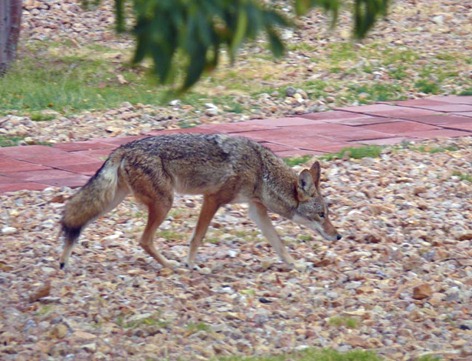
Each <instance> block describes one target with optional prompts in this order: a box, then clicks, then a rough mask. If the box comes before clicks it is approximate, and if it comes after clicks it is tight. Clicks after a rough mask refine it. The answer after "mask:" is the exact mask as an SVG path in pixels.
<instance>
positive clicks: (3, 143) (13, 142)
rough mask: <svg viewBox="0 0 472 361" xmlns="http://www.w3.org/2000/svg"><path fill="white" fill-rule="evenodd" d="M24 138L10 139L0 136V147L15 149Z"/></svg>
mask: <svg viewBox="0 0 472 361" xmlns="http://www.w3.org/2000/svg"><path fill="white" fill-rule="evenodd" d="M23 139H24V137H9V136H5V135H0V147H14V146H17V145H19V144H20V142H21V141H22V140H23Z"/></svg>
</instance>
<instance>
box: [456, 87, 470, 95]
mask: <svg viewBox="0 0 472 361" xmlns="http://www.w3.org/2000/svg"><path fill="white" fill-rule="evenodd" d="M459 95H472V87H470V88H468V89H465V90H463V91H461V92H460V93H459Z"/></svg>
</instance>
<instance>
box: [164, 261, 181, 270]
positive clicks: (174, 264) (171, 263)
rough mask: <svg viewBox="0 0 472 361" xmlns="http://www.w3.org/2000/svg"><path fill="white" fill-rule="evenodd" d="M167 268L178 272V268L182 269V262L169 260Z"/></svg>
mask: <svg viewBox="0 0 472 361" xmlns="http://www.w3.org/2000/svg"><path fill="white" fill-rule="evenodd" d="M165 267H167V268H170V269H172V270H176V269H177V268H180V267H181V265H180V262H177V261H174V260H172V259H168V260H167V262H166V264H165Z"/></svg>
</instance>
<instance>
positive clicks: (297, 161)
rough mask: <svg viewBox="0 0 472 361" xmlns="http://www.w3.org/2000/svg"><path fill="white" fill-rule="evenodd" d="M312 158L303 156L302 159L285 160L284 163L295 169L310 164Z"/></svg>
mask: <svg viewBox="0 0 472 361" xmlns="http://www.w3.org/2000/svg"><path fill="white" fill-rule="evenodd" d="M311 158H312V156H311V155H303V156H301V157H292V158H284V162H285V164H287V165H289V166H290V167H294V166H296V165H300V164H304V163H306V162H308V161H309V160H310V159H311Z"/></svg>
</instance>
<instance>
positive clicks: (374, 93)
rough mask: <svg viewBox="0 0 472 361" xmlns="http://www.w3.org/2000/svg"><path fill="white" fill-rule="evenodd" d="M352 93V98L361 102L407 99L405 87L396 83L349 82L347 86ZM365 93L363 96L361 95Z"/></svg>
mask: <svg viewBox="0 0 472 361" xmlns="http://www.w3.org/2000/svg"><path fill="white" fill-rule="evenodd" d="M347 88H348V89H349V90H350V93H351V99H352V100H358V101H359V102H360V103H372V102H379V101H386V100H390V99H396V100H401V99H405V96H404V95H403V94H404V93H405V89H403V88H402V87H401V86H400V85H394V84H386V85H385V84H382V83H374V84H357V83H355V84H349V85H348V87H347ZM360 94H363V97H362V98H359V95H360Z"/></svg>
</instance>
